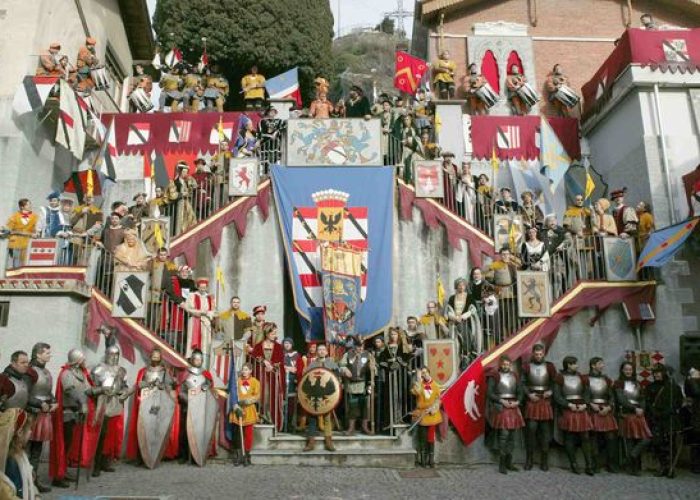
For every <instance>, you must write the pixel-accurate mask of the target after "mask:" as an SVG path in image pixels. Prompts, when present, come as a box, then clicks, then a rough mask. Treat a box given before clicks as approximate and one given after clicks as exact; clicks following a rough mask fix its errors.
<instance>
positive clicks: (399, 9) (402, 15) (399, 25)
mask: <svg viewBox="0 0 700 500" xmlns="http://www.w3.org/2000/svg"><path fill="white" fill-rule="evenodd" d="M384 17H389V18H393V19H395V20H396V32H397V33H399V34H400V35H401V36H404V37H405V36H406V27H405V25H404V22H403V20H404V19H407V18H412V17H413V12H411V11H407V10H404V8H403V0H396V10H392V11H390V12H385V13H384Z"/></svg>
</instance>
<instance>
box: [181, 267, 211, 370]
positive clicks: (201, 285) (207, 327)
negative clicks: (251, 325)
mask: <svg viewBox="0 0 700 500" xmlns="http://www.w3.org/2000/svg"><path fill="white" fill-rule="evenodd" d="M196 284H197V290H196V291H194V292H193V293H190V294H189V296H188V297H187V302H186V306H185V308H186V309H187V312H188V313H189V315H190V319H189V321H188V324H187V344H186V348H187V351H186V354H187V356H188V357H189V356H191V355H192V351H193V350H194V349H199V350H200V351H202V352H203V353H204V361H205V366H206V365H207V364H208V361H209V351H210V350H211V336H212V328H211V326H212V321H213V320H214V315H215V314H216V305H215V304H214V296H213V295H212V294H210V293H209V291H208V290H207V288H208V286H209V280H208V279H207V278H198V279H197V281H196Z"/></svg>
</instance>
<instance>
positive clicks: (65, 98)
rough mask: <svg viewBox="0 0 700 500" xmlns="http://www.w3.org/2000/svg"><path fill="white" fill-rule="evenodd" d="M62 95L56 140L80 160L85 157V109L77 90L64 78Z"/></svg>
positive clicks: (61, 84) (61, 85) (61, 83)
mask: <svg viewBox="0 0 700 500" xmlns="http://www.w3.org/2000/svg"><path fill="white" fill-rule="evenodd" d="M60 87H61V97H60V101H59V113H58V126H57V127H56V142H57V143H58V144H60V145H62V146H63V147H64V148H66V149H67V150H68V151H70V152H71V153H73V156H75V158H76V159H77V160H78V161H81V160H82V159H83V149H84V148H85V126H84V124H83V118H82V116H83V111H81V108H80V104H79V103H78V98H79V97H78V96H77V95H76V93H75V91H74V90H73V89H72V88H71V87H70V85H68V84H67V83H66V82H65V81H64V80H61V81H60Z"/></svg>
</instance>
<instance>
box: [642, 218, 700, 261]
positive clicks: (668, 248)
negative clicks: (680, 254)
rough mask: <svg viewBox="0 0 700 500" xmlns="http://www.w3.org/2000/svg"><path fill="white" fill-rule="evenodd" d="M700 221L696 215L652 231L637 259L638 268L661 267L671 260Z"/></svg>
mask: <svg viewBox="0 0 700 500" xmlns="http://www.w3.org/2000/svg"><path fill="white" fill-rule="evenodd" d="M698 222H700V217H695V218H693V219H689V220H687V221H685V222H681V223H680V224H675V225H673V226H669V227H665V228H663V229H659V230H658V231H654V232H653V233H651V235H649V240H648V241H647V244H646V245H644V250H642V253H641V255H640V256H639V260H638V261H637V270H639V269H641V268H643V267H661V266H663V265H664V264H666V263H667V262H668V261H670V260H671V259H672V258H673V256H674V255H675V253H676V252H677V251H678V250H680V249H681V247H682V246H683V243H685V240H687V239H688V236H690V235H691V234H692V232H693V229H695V226H697V225H698Z"/></svg>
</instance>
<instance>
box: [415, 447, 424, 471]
mask: <svg viewBox="0 0 700 500" xmlns="http://www.w3.org/2000/svg"><path fill="white" fill-rule="evenodd" d="M415 465H416V467H424V466H425V454H424V453H423V450H416V463H415Z"/></svg>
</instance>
